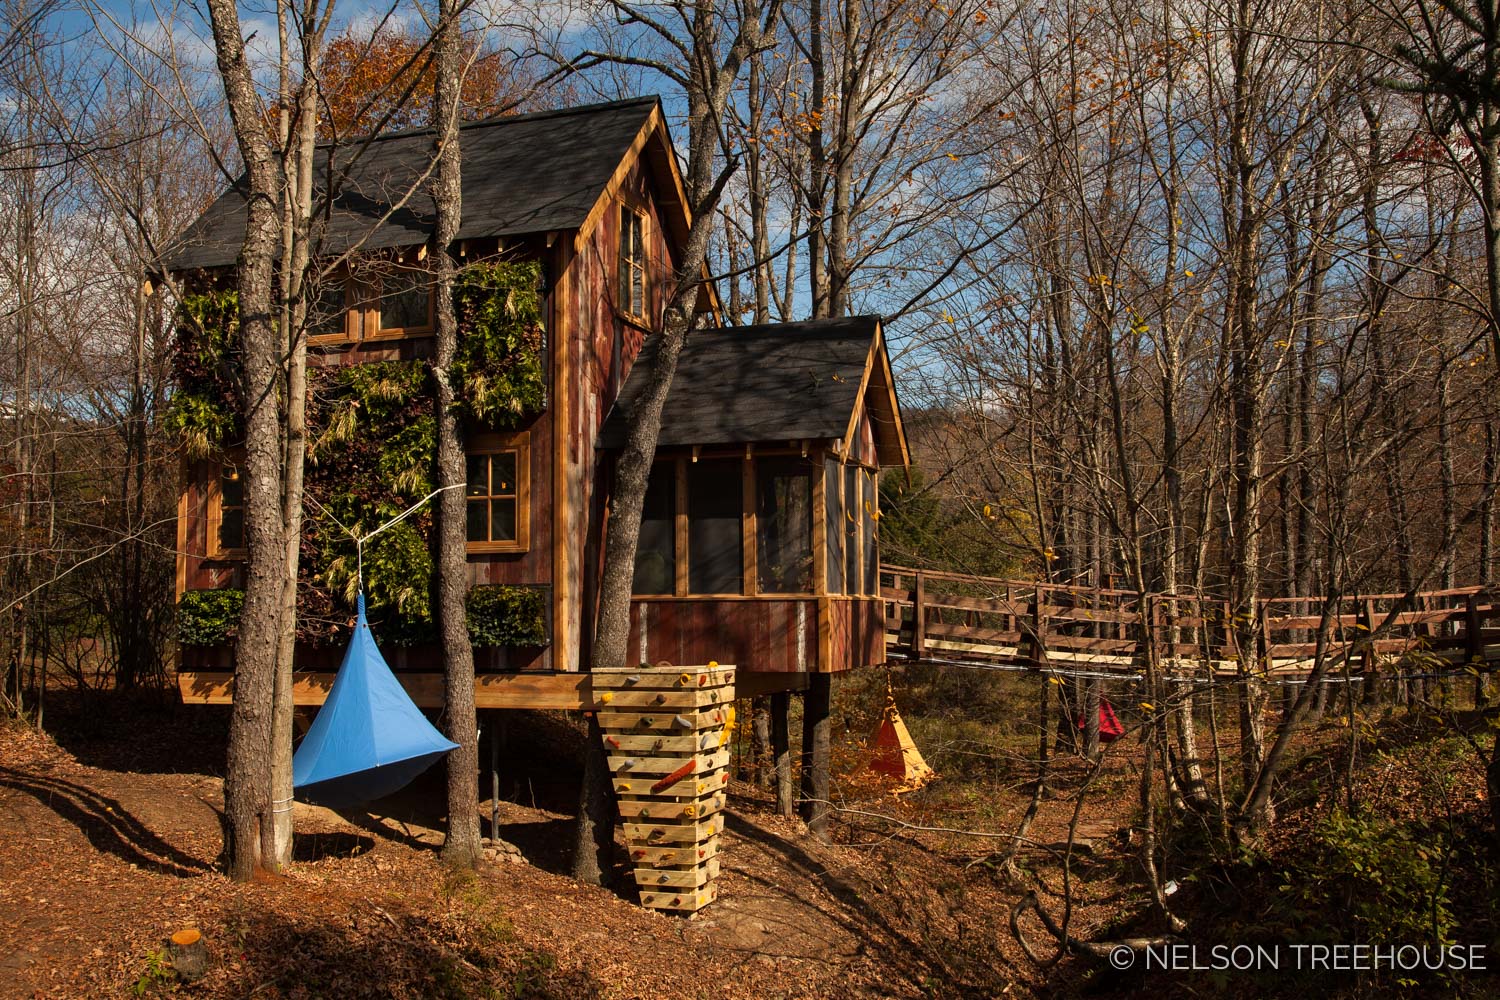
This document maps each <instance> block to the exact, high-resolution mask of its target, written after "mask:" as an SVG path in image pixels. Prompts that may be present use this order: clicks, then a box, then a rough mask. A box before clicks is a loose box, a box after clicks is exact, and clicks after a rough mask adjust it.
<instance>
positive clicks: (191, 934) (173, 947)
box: [167, 927, 208, 983]
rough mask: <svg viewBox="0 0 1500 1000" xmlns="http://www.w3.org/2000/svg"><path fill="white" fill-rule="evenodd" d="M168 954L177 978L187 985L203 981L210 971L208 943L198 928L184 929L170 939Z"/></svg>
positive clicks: (168, 941)
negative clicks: (205, 974) (204, 975)
mask: <svg viewBox="0 0 1500 1000" xmlns="http://www.w3.org/2000/svg"><path fill="white" fill-rule="evenodd" d="M167 954H168V955H169V956H170V957H171V959H172V968H173V969H174V970H175V971H176V972H177V978H178V979H181V980H182V981H183V982H185V983H191V982H196V981H197V980H199V979H202V978H203V974H204V973H206V972H207V971H208V942H206V941H204V940H203V934H202V933H201V932H200V931H198V930H197V929H196V928H192V927H187V928H184V929H182V930H180V931H178V932H177V933H176V934H173V935H172V936H171V937H170V938H168V939H167Z"/></svg>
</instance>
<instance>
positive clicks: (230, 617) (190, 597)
mask: <svg viewBox="0 0 1500 1000" xmlns="http://www.w3.org/2000/svg"><path fill="white" fill-rule="evenodd" d="M244 607H245V592H244V591H243V590H234V589H224V590H189V591H186V592H185V593H184V594H183V595H182V599H181V600H179V601H178V602H177V641H178V642H180V643H182V644H183V645H184V646H218V645H221V644H223V643H225V642H228V641H229V640H231V639H233V638H234V635H235V631H236V630H237V629H238V627H239V624H240V612H241V611H243V610H244Z"/></svg>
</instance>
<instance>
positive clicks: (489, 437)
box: [464, 431, 531, 554]
mask: <svg viewBox="0 0 1500 1000" xmlns="http://www.w3.org/2000/svg"><path fill="white" fill-rule="evenodd" d="M506 452H514V453H515V456H516V537H515V538H514V539H512V540H510V541H498V542H496V541H484V542H471V541H469V540H468V527H467V524H468V519H467V517H465V529H464V536H465V537H464V547H465V550H466V551H468V552H470V553H475V554H486V553H518V552H530V551H531V436H530V434H529V433H527V432H525V431H521V432H519V433H515V434H480V435H478V436H476V437H475V438H474V440H473V441H472V442H470V444H469V447H468V448H467V449H465V452H464V460H465V462H466V463H467V461H468V459H469V458H471V457H473V456H475V455H501V454H504V453H506ZM464 485H465V490H464V513H465V514H466V515H467V513H468V504H469V503H470V502H471V499H470V497H469V494H468V489H467V486H468V484H467V483H465V484H464ZM488 497H489V498H493V497H494V494H489V495H488ZM486 502H489V499H486Z"/></svg>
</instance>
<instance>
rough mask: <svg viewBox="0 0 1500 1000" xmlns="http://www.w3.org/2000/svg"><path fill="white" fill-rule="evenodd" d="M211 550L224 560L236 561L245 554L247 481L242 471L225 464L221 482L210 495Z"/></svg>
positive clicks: (211, 490)
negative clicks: (234, 559) (241, 473)
mask: <svg viewBox="0 0 1500 1000" xmlns="http://www.w3.org/2000/svg"><path fill="white" fill-rule="evenodd" d="M208 531H209V549H210V554H211V555H213V556H217V557H219V558H221V559H233V558H238V557H240V556H241V555H243V553H244V550H245V480H244V478H243V477H242V476H241V475H240V467H239V466H238V465H236V464H234V463H233V462H225V463H224V464H223V465H222V466H220V467H219V478H218V482H217V483H216V484H215V486H214V487H211V488H210V491H209V516H208Z"/></svg>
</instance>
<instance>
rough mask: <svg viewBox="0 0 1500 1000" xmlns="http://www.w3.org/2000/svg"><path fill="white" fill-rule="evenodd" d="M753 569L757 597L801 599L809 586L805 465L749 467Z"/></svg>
mask: <svg viewBox="0 0 1500 1000" xmlns="http://www.w3.org/2000/svg"><path fill="white" fill-rule="evenodd" d="M755 492H756V498H755V566H756V577H757V582H758V586H759V590H760V592H761V593H763V594H806V593H811V592H812V589H813V581H812V554H813V553H812V474H811V467H810V466H809V465H808V463H807V462H806V461H805V460H802V459H797V458H762V459H760V460H759V461H757V462H756V465H755Z"/></svg>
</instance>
